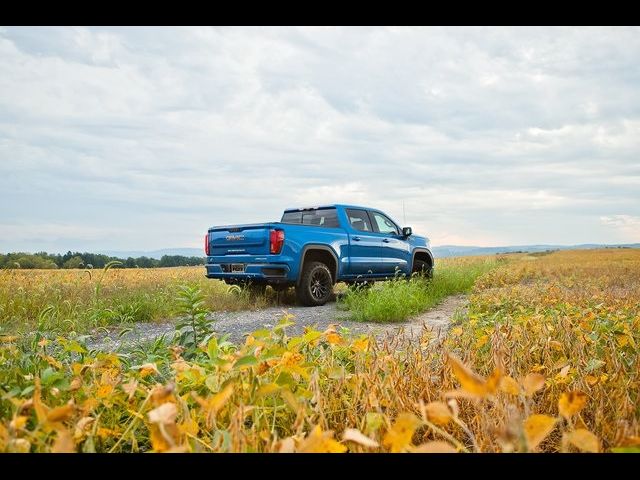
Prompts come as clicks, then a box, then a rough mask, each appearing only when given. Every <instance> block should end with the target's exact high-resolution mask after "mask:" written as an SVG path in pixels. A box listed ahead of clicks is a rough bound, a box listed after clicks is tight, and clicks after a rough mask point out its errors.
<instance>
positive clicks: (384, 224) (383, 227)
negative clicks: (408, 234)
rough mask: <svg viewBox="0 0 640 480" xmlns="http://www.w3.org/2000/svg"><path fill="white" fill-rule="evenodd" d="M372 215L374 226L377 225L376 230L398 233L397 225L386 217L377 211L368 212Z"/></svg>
mask: <svg viewBox="0 0 640 480" xmlns="http://www.w3.org/2000/svg"><path fill="white" fill-rule="evenodd" d="M370 213H371V216H372V217H373V221H374V222H375V223H376V227H378V232H380V233H390V234H393V235H399V234H400V232H398V227H396V224H395V223H393V222H392V221H391V220H390V219H389V218H388V217H386V216H384V215H382V214H381V213H378V212H370Z"/></svg>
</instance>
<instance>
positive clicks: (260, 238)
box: [209, 223, 272, 256]
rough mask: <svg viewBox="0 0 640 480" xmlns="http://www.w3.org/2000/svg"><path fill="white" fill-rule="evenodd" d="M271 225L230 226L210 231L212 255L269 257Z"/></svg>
mask: <svg viewBox="0 0 640 480" xmlns="http://www.w3.org/2000/svg"><path fill="white" fill-rule="evenodd" d="M271 228H272V226H271V224H264V223H261V224H252V225H228V226H222V227H213V228H211V229H209V242H210V245H211V250H210V252H211V253H210V255H213V256H221V255H267V254H268V253H269V232H270V230H271Z"/></svg>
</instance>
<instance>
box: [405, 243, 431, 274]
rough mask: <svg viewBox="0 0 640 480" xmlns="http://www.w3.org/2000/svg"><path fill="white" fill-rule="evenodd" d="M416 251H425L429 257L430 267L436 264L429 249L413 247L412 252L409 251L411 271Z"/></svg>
mask: <svg viewBox="0 0 640 480" xmlns="http://www.w3.org/2000/svg"><path fill="white" fill-rule="evenodd" d="M416 253H426V254H428V255H429V258H430V259H431V268H434V267H435V266H436V263H435V260H434V258H433V253H431V250H429V249H428V248H420V247H418V248H414V250H413V252H412V253H411V271H412V272H413V263H414V262H415V260H416Z"/></svg>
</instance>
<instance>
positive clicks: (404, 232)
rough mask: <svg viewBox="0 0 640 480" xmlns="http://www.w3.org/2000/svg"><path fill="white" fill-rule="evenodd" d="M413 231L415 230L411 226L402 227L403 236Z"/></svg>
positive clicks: (407, 235)
mask: <svg viewBox="0 0 640 480" xmlns="http://www.w3.org/2000/svg"><path fill="white" fill-rule="evenodd" d="M412 233H413V231H412V230H411V227H404V228H403V229H402V236H403V237H409V236H410V235H411V234H412Z"/></svg>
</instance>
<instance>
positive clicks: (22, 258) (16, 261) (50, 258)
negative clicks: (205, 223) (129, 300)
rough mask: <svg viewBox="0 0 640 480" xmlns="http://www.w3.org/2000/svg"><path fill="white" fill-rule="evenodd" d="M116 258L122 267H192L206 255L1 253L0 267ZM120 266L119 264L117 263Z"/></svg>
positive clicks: (90, 263) (80, 264)
mask: <svg viewBox="0 0 640 480" xmlns="http://www.w3.org/2000/svg"><path fill="white" fill-rule="evenodd" d="M114 260H119V261H120V262H122V266H120V267H119V268H157V267H187V266H188V267H191V266H196V265H204V262H205V259H204V257H185V256H183V255H163V256H162V258H161V259H160V260H158V259H156V258H150V257H138V258H133V257H129V258H117V257H110V256H108V255H101V254H98V253H88V252H84V253H80V252H70V251H69V252H67V253H65V254H64V255H62V254H59V253H58V254H53V253H47V252H38V253H24V252H14V253H7V254H2V253H0V269H2V268H22V269H30V268H45V269H50V268H83V269H84V268H103V267H104V266H105V265H106V264H107V263H109V262H112V261H114ZM116 268H118V267H116Z"/></svg>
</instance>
